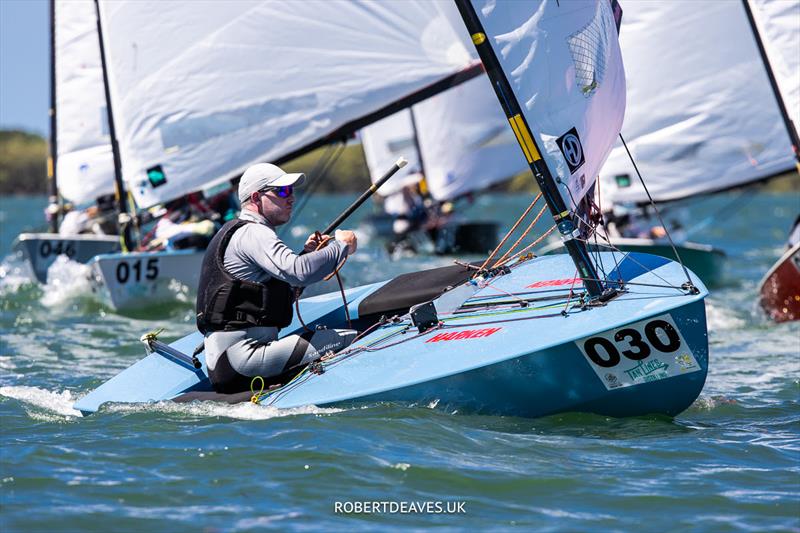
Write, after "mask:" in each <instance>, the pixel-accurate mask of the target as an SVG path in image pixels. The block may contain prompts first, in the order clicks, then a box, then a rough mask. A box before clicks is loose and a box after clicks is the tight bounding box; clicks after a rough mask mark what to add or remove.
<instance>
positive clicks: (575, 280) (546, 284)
mask: <svg viewBox="0 0 800 533" xmlns="http://www.w3.org/2000/svg"><path fill="white" fill-rule="evenodd" d="M580 280H581V278H568V279H548V280H545V281H537V282H535V283H531V284H530V285H528V286H526V287H525V288H526V289H539V288H541V287H558V286H559V285H572V284H573V283H578V282H579V281H580Z"/></svg>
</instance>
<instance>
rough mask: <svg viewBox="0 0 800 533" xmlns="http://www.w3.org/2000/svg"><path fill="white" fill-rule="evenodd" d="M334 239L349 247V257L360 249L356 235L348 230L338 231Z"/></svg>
mask: <svg viewBox="0 0 800 533" xmlns="http://www.w3.org/2000/svg"><path fill="white" fill-rule="evenodd" d="M334 237H335V238H336V240H337V241H341V242H343V243H345V244H346V245H347V254H348V255H353V254H354V253H356V249H357V248H358V240H357V239H356V234H355V233H353V232H352V231H350V230H346V229H337V230H336V233H334Z"/></svg>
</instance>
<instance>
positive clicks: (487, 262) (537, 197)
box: [478, 192, 542, 272]
mask: <svg viewBox="0 0 800 533" xmlns="http://www.w3.org/2000/svg"><path fill="white" fill-rule="evenodd" d="M541 197H542V193H541V192H540V193H539V194H537V195H536V198H534V199H533V202H531V205H529V206H528V208H527V209H526V210H525V212H524V213H522V215H521V216H520V217H519V218H518V219H517V221H516V222H515V223H514V225H513V226H512V227H511V229H510V230H508V232H507V233H506V234H505V236H504V237H503V239H502V240H501V241H500V244H498V245H497V248H495V249H494V250H492V253H491V254H489V257H487V258H486V261H484V262H483V264H482V265H481V268H480V269H479V270H478V272H480V271H481V270H483V269H484V268H486V265H488V264H489V261H491V260H492V259H494V256H495V255H497V252H499V251H500V248H502V247H503V245H504V244H505V243H506V241H507V240H508V238H509V237H511V234H512V233H514V231H516V229H517V226H519V225H520V224H521V223H522V221H523V220H524V219H525V217H526V216H528V213H530V212H531V209H533V206H535V205H536V202H538V201H539V198H541Z"/></svg>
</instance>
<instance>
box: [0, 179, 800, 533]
mask: <svg viewBox="0 0 800 533" xmlns="http://www.w3.org/2000/svg"><path fill="white" fill-rule="evenodd" d="M350 200H352V198H351V197H345V196H329V197H324V198H323V197H318V198H313V199H312V201H311V202H310V203H309V207H308V209H307V210H306V211H305V212H304V214H303V218H302V219H301V220H300V223H299V224H298V225H297V226H296V227H295V228H294V230H293V231H292V233H291V235H290V236H289V237H288V238H289V239H290V240H291V241H293V242H294V243H299V242H301V240H302V239H303V238H304V237H305V235H306V234H307V233H308V232H309V231H311V230H313V229H316V228H317V227H322V226H324V225H325V223H326V222H327V221H328V220H330V219H332V218H333V217H334V216H335V215H336V214H337V213H338V212H339V211H340V210H341V209H342V208H343V207H345V206H346V205H347V204H348V202H349V201H350ZM734 200H735V197H734V196H733V195H718V196H717V197H715V198H713V199H710V200H707V201H704V202H698V203H696V204H693V205H689V206H686V207H685V209H684V212H683V215H682V216H683V218H684V222H685V225H686V226H691V225H692V224H694V223H698V222H700V221H701V220H702V219H703V218H704V217H705V216H707V215H708V214H709V213H715V212H719V213H720V214H719V216H718V217H717V218H715V222H714V223H712V224H709V225H707V226H703V227H702V228H701V229H700V230H699V231H698V232H697V233H695V234H694V235H693V236H692V237H693V240H695V241H698V242H706V243H709V244H713V245H715V246H718V247H720V248H722V249H723V250H725V252H726V253H727V254H728V260H727V265H726V267H727V271H726V277H725V281H724V283H723V284H722V286H721V287H720V288H717V289H714V290H712V294H711V296H710V298H709V299H708V302H707V313H708V322H709V338H710V345H711V359H710V371H709V377H708V381H707V383H706V386H705V389H704V391H703V393H702V394H701V396H700V398H699V399H698V400H697V401H696V402H695V404H694V405H692V406H691V407H690V408H689V409H688V410H687V411H686V412H684V413H682V414H680V415H679V416H677V417H676V418H675V419H666V418H658V417H642V418H634V419H612V418H606V417H600V416H594V415H585V414H566V415H558V416H552V417H547V418H542V419H524V418H512V417H496V416H478V415H474V414H465V413H458V412H456V413H454V412H450V411H447V410H444V409H442V408H440V407H438V406H436V405H434V404H431V405H417V406H407V405H391V404H380V405H366V406H361V407H356V408H348V409H332V408H318V407H313V406H309V407H306V408H302V409H296V410H289V411H277V410H274V409H270V408H265V407H260V406H256V405H252V404H246V405H236V406H228V405H218V404H188V405H187V404H172V403H162V404H149V405H113V406H109V407H106V408H104V409H102V410H101V411H100V412H99V413H97V414H96V415H93V416H89V417H80V416H78V414H77V413H76V412H75V411H74V410H73V409H72V407H71V406H72V403H73V402H74V401H75V400H76V399H77V398H80V397H81V396H82V395H84V394H86V393H87V392H88V391H90V390H92V389H93V388H94V387H96V386H97V385H99V384H100V383H102V382H104V381H105V380H107V379H108V378H110V377H112V376H113V375H115V374H116V373H117V372H119V371H120V370H122V369H124V368H126V367H127V366H129V365H130V364H132V363H133V362H135V361H136V360H138V359H139V358H140V357H141V356H142V348H141V344H140V343H139V342H138V338H139V336H140V335H141V334H142V333H144V332H146V331H150V330H153V329H155V328H156V327H165V328H166V330H165V332H164V333H162V338H163V339H167V340H171V339H176V338H178V337H180V336H182V335H184V334H185V333H187V332H189V331H191V330H192V328H193V317H194V312H193V309H192V305H191V302H190V301H189V302H186V303H176V304H174V305H171V306H166V307H163V308H157V309H151V310H150V311H148V313H145V314H144V315H139V316H136V317H128V316H121V315H118V314H114V313H113V312H111V311H110V310H109V309H106V308H104V307H102V305H100V304H98V303H96V302H94V301H93V300H92V298H91V296H90V294H89V292H88V287H86V286H85V285H82V284H80V283H77V282H76V281H75V280H77V279H79V278H80V276H79V275H78V274H79V272H80V267H78V266H76V265H73V264H69V263H63V264H58V265H56V266H55V267H54V270H51V277H53V278H54V280H55V281H53V282H51V283H50V284H49V285H47V286H44V287H40V286H37V285H35V284H34V283H32V282H31V281H30V277H29V275H28V274H27V273H26V272H25V269H24V267H23V265H22V262H21V260H20V258H19V256H17V255H16V254H14V253H13V252H12V251H11V246H12V241H13V239H14V237H15V236H16V235H17V234H18V233H19V232H20V231H22V230H25V229H32V228H33V226H35V224H36V222H35V221H36V220H38V219H39V218H40V217H39V213H41V209H42V208H43V207H44V205H45V199H44V198H27V199H26V198H3V199H0V420H1V421H2V422H1V426H0V529H1V530H2V531H110V530H113V531H143V530H147V531H154V532H156V531H158V532H160V531H190V530H191V531H209V532H215V531H226V532H227V531H261V530H265V529H291V530H316V529H323V530H332V531H340V530H349V531H373V530H384V529H386V530H408V529H425V528H429V527H439V528H441V529H443V530H461V529H485V530H497V531H506V530H509V529H518V530H530V529H536V530H543V531H549V530H558V531H561V530H570V531H572V530H602V531H606V530H612V531H613V530H619V531H630V530H637V531H638V530H642V531H682V532H683V531H800V407H798V401H800V323H797V322H796V323H790V324H782V325H776V324H773V323H770V322H768V321H767V320H766V319H765V317H764V316H763V314H762V313H761V312H760V310H759V309H758V306H757V297H756V296H757V284H758V281H759V279H760V277H761V276H762V275H763V274H764V273H765V272H766V271H767V269H768V268H769V267H770V266H771V264H772V263H773V262H774V261H775V259H776V258H777V257H779V255H780V253H781V251H782V246H783V241H784V239H785V238H786V234H787V230H788V228H789V225H790V223H791V221H792V220H793V219H794V217H795V216H796V215H797V213H798V211H799V210H800V195H798V194H797V193H796V192H795V193H784V194H776V193H765V192H761V193H755V194H750V195H749V197H748V198H746V200H747V201H746V202H745V203H743V202H741V201H739V202H737V203H736V204H735V206H736V207H735V209H733V210H731V209H728V210H724V209H723V210H722V211H721V212H720V208H722V207H724V206H726V205H729V204H730V202H732V201H734ZM528 202H529V199H528V198H524V197H521V196H502V195H488V196H483V197H481V198H479V199H478V200H477V202H476V203H475V204H474V205H472V206H471V207H469V208H468V209H467V211H466V213H467V214H468V215H469V216H472V217H478V218H484V219H495V220H500V221H502V223H503V224H504V225H505V227H506V228H508V227H510V225H511V224H512V223H513V222H514V220H515V218H516V216H517V214H518V213H521V212H522V210H524V208H525V207H526V206H527V204H528ZM676 213H677V211H675V210H673V214H672V215H670V216H673V215H674V216H677V214H676ZM358 216H360V214H359V215H358ZM546 228H547V226H546V224H543V225H542V227H541V228H540V229H542V230H544V229H546ZM450 261H452V258H435V257H429V256H417V257H402V258H391V257H389V256H388V255H387V254H386V253H385V252H383V251H382V249H381V247H380V245H379V243H378V242H377V241H375V240H371V241H367V239H366V238H362V240H361V251H360V252H359V254H357V255H356V256H354V257H353V258H352V259H351V260H350V261H348V263H347V265H346V266H345V269H344V272H343V273H344V276H345V280H346V283H347V284H348V286H355V285H358V284H362V283H367V282H371V281H376V280H379V279H385V278H388V277H391V276H393V275H396V274H399V273H402V272H407V271H411V270H416V269H420V268H428V267H433V266H439V265H445V264H449V262H450ZM365 502H366V503H365ZM370 502H374V503H370ZM459 504H460V506H461V507H459ZM358 505H360V506H361V507H362V508H361V510H362V512H360V513H359V512H347V511H356V510H357V508H356V506H358ZM366 505H369V506H371V507H369V510H370V511H373V512H363V511H364V510H365V509H364V506H366ZM401 506H402V507H401ZM439 510H441V511H448V510H452V511H458V512H451V513H448V512H437V511H439ZM375 511H378V512H375ZM393 511H396V512H393ZM400 511H405V512H400ZM420 511H427V512H420ZM429 511H432V512H429Z"/></svg>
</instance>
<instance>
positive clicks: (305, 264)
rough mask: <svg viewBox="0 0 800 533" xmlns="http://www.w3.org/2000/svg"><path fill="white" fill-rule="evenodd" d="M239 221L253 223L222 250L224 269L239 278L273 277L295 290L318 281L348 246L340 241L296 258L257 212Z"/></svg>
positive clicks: (244, 214) (261, 279)
mask: <svg viewBox="0 0 800 533" xmlns="http://www.w3.org/2000/svg"><path fill="white" fill-rule="evenodd" d="M239 218H241V219H242V220H249V221H252V222H256V224H246V225H245V226H244V227H242V228H239V229H238V230H237V231H236V233H234V234H233V237H231V240H230V242H229V243H228V247H227V249H226V250H225V269H226V270H227V271H228V272H230V273H231V274H232V275H233V276H235V277H237V278H239V279H243V280H246V281H255V282H259V283H265V282H267V281H269V279H270V278H272V277H276V278H278V279H280V280H282V281H285V282H287V283H289V284H290V285H292V286H294V287H305V286H306V285H310V284H312V283H316V282H318V281H321V280H322V278H324V277H325V276H327V275H328V274H330V273H331V272H333V269H334V268H336V265H337V264H339V262H340V261H341V260H342V259H344V258H345V257H346V256H347V244H345V243H343V242H341V241H331V242H330V244H328V246H326V247H325V248H323V249H321V250H319V251H316V252H310V253H308V254H305V255H302V256H301V255H298V254H296V253H294V252H293V251H292V250H291V249H290V248H289V247H288V246H286V244H284V243H283V241H281V240H280V238H278V235H277V234H276V233H275V229H274V228H273V227H272V226H270V225H269V223H268V222H267V221H266V220H265V219H264V217H262V216H261V215H259V214H258V213H255V212H253V211H242V213H241V215H239Z"/></svg>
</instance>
